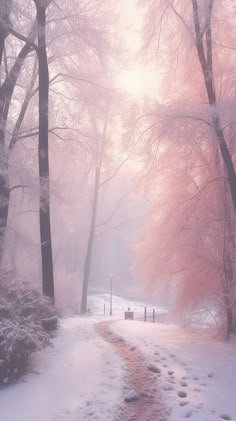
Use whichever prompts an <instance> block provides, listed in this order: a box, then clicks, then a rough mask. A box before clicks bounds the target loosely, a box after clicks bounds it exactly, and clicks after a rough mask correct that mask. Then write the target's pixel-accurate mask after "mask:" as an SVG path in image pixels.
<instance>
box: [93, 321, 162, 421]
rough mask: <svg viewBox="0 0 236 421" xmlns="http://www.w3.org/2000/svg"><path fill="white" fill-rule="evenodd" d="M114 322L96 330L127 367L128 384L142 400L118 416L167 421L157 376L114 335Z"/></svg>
mask: <svg viewBox="0 0 236 421" xmlns="http://www.w3.org/2000/svg"><path fill="white" fill-rule="evenodd" d="M112 323H113V322H107V321H106V322H100V323H97V324H96V326H95V329H96V331H97V332H98V333H99V335H100V336H101V337H102V338H103V339H104V340H105V341H106V342H108V343H110V344H111V345H112V346H113V347H114V349H115V351H116V352H117V353H118V355H119V356H120V357H121V358H122V359H123V361H124V362H125V365H126V377H125V381H126V384H127V385H128V386H129V388H130V389H131V390H133V391H134V392H135V393H136V394H137V395H138V396H139V399H138V400H136V401H134V402H130V403H125V402H124V406H123V408H122V410H121V411H120V413H119V414H117V418H116V419H117V420H122V421H166V420H167V413H166V410H165V407H164V405H163V402H162V400H161V395H160V392H159V388H158V382H157V374H155V373H152V372H151V371H150V370H149V369H148V367H147V366H148V364H147V361H146V360H145V357H144V355H143V354H142V353H141V352H140V351H139V350H138V349H137V348H136V347H132V346H131V345H129V344H128V343H127V342H126V341H124V340H123V339H122V337H121V336H119V335H117V334H115V333H113V332H112V331H111V330H110V326H111V324H112Z"/></svg>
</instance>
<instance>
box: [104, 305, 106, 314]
mask: <svg viewBox="0 0 236 421" xmlns="http://www.w3.org/2000/svg"><path fill="white" fill-rule="evenodd" d="M104 314H106V304H105V303H104Z"/></svg>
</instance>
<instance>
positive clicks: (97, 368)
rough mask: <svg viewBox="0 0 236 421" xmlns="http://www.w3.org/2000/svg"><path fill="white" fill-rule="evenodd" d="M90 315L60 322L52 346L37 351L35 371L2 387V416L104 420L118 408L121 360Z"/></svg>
mask: <svg viewBox="0 0 236 421" xmlns="http://www.w3.org/2000/svg"><path fill="white" fill-rule="evenodd" d="M95 322H96V320H93V319H92V318H87V319H86V318H81V317H74V318H70V319H66V320H64V321H63V322H62V327H61V328H60V330H59V332H58V336H57V337H56V338H55V340H54V348H52V349H47V350H45V351H42V352H39V353H37V354H35V355H34V356H33V360H32V365H33V370H34V373H31V374H28V375H27V376H25V377H24V378H23V379H22V380H21V381H20V382H19V383H18V384H14V385H9V386H8V387H6V388H5V389H3V390H0V421H85V420H91V421H98V420H100V421H104V420H113V419H114V415H115V414H116V413H118V412H119V408H120V398H121V396H122V394H123V387H124V386H123V383H122V377H123V376H122V374H123V372H122V361H121V359H120V358H119V357H118V355H117V354H116V353H115V352H112V348H111V346H110V345H108V344H106V343H105V342H104V341H103V340H102V339H101V338H100V337H99V336H98V335H97V333H96V332H95V330H94V323H95Z"/></svg>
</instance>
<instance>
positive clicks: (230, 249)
mask: <svg viewBox="0 0 236 421" xmlns="http://www.w3.org/2000/svg"><path fill="white" fill-rule="evenodd" d="M228 194H229V193H228V186H227V184H226V182H225V187H224V197H223V212H224V243H223V269H224V285H223V294H224V304H225V312H226V334H227V338H229V336H230V335H231V334H232V333H235V322H236V321H235V309H234V305H235V303H234V267H233V255H234V252H235V242H234V228H233V223H232V214H231V206H230V203H229V199H228Z"/></svg>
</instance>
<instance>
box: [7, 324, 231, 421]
mask: <svg viewBox="0 0 236 421" xmlns="http://www.w3.org/2000/svg"><path fill="white" fill-rule="evenodd" d="M98 333H99V335H100V336H99V335H98ZM53 342H54V348H52V349H47V350H44V351H42V352H39V353H37V354H35V355H34V356H33V358H32V373H30V374H28V375H26V376H25V377H24V378H23V379H21V381H19V383H17V384H14V385H9V386H8V387H6V388H5V389H2V390H0V421H118V420H122V421H183V419H185V418H189V419H190V420H191V421H222V420H232V421H236V400H235V390H236V352H235V349H236V347H235V344H233V343H232V344H227V343H224V342H220V341H217V339H216V338H215V337H212V336H211V335H209V331H208V330H204V329H202V330H199V331H198V332H197V331H196V330H192V331H191V330H187V329H181V328H178V327H176V326H170V325H161V324H153V323H144V322H139V321H135V320H131V321H127V320H126V321H124V320H122V321H121V320H120V321H119V320H117V319H112V321H111V319H110V318H109V321H108V319H106V320H104V319H103V318H101V317H97V318H93V317H89V318H85V317H74V318H69V319H65V320H64V321H63V322H62V326H61V328H60V329H59V331H58V335H57V337H56V338H55V339H54V341H53ZM134 392H136V394H135V393H134ZM137 395H138V396H137ZM137 397H139V399H138V400H136V401H133V402H130V403H126V402H125V398H126V399H127V398H128V399H130V398H131V400H132V399H133V398H137Z"/></svg>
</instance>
